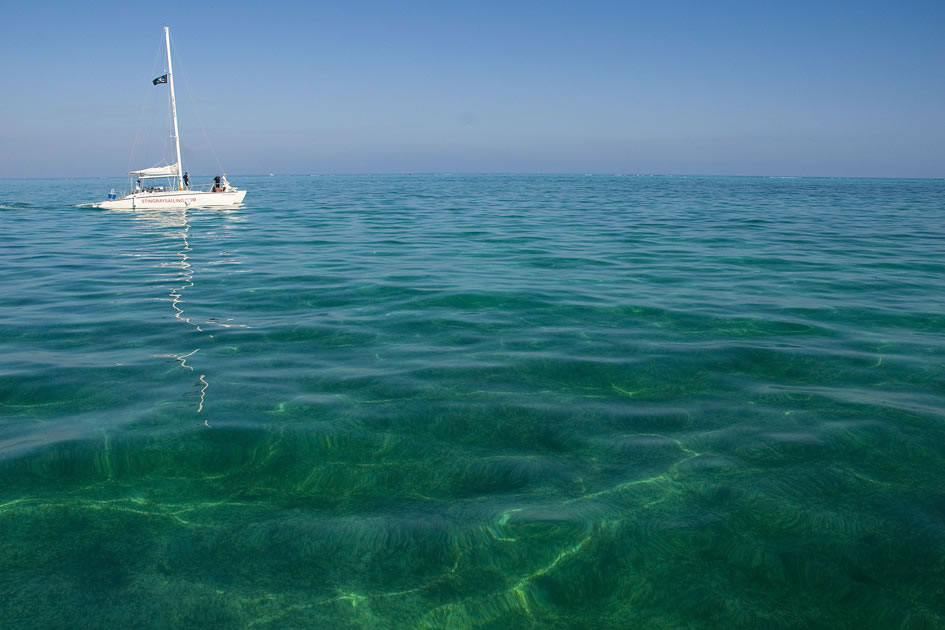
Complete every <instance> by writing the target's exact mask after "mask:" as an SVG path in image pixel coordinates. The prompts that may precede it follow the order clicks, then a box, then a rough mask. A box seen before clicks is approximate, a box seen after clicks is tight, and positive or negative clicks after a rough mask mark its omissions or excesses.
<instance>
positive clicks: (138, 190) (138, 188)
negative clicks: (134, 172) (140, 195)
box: [135, 177, 141, 192]
mask: <svg viewBox="0 0 945 630" xmlns="http://www.w3.org/2000/svg"><path fill="white" fill-rule="evenodd" d="M135 192H141V178H140V177H139V178H138V183H137V184H135Z"/></svg>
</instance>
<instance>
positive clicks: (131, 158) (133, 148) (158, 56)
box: [125, 37, 164, 171]
mask: <svg viewBox="0 0 945 630" xmlns="http://www.w3.org/2000/svg"><path fill="white" fill-rule="evenodd" d="M163 48H164V38H163V37H162V38H161V40H160V42H159V43H158V49H157V52H156V53H155V54H154V62H153V63H152V64H151V73H152V74H154V73H156V72H157V69H158V68H159V66H158V64H159V63H160V60H161V53H162V49H163ZM149 101H150V102H153V101H154V99H153V98H152V99H146V98H143V99H141V107H140V108H139V109H138V118H137V120H136V121H135V122H136V123H137V124H136V125H135V139H134V142H133V143H132V144H131V155H129V156H128V168H126V169H125V170H127V171H130V170H131V169H133V168H134V161H135V153H136V152H137V150H138V140H139V139H140V138H141V128H142V126H143V119H144V110H145V108H146V107H147V105H148V102H149ZM151 121H152V122H153V121H154V110H153V108H152V110H151ZM149 126H150V125H149Z"/></svg>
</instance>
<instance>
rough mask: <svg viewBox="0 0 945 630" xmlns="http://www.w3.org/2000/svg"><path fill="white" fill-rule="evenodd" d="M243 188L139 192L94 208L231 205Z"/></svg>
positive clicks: (243, 191)
mask: <svg viewBox="0 0 945 630" xmlns="http://www.w3.org/2000/svg"><path fill="white" fill-rule="evenodd" d="M245 196H246V191H245V190H227V191H224V192H202V191H172V192H140V193H132V194H130V195H126V196H124V197H122V198H120V199H107V200H105V201H102V202H99V203H96V204H94V207H96V208H105V209H107V210H135V209H137V208H157V209H164V208H207V207H213V206H232V205H235V204H238V203H242V202H243V197H245Z"/></svg>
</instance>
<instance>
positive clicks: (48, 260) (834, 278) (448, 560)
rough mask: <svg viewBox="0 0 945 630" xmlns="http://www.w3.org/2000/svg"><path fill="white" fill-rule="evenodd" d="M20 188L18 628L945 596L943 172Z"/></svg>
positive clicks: (1, 605)
mask: <svg viewBox="0 0 945 630" xmlns="http://www.w3.org/2000/svg"><path fill="white" fill-rule="evenodd" d="M231 179H233V183H234V184H235V185H237V186H240V187H244V188H247V189H249V191H250V192H249V194H248V196H247V198H246V204H245V205H244V206H242V207H239V208H234V209H232V210H228V211H225V212H223V211H217V210H210V209H203V210H200V209H196V210H188V211H186V212H185V211H148V212H137V213H134V212H108V211H102V210H96V209H91V208H85V207H75V206H76V204H78V203H81V202H85V201H92V200H96V199H99V198H101V197H102V196H103V195H104V192H106V191H107V190H108V188H109V187H111V186H112V185H113V183H112V182H111V181H110V180H72V181H66V180H0V295H3V300H2V302H0V304H2V307H0V592H2V593H3V597H2V598H0V626H2V627H4V628H66V627H68V628H75V627H202V628H218V627H219V628H248V627H252V628H303V627H304V628H519V627H521V628H527V627H542V628H545V627H547V628H581V627H594V628H631V627H633V628H636V627H639V628H704V627H717V628H730V627H764V628H797V627H824V628H834V627H870V628H873V627H875V628H893V627H897V628H898V627H901V628H937V627H943V626H945V376H943V375H945V336H943V333H945V262H943V261H945V258H943V256H942V252H943V251H945V228H943V218H945V182H942V181H938V180H828V179H786V180H778V179H761V178H672V177H649V178H646V177H617V176H594V177H582V176H542V177H539V176H398V177H393V176H392V177H367V176H365V177H353V176H348V177H275V178H269V177H266V178H236V177H234V178H231Z"/></svg>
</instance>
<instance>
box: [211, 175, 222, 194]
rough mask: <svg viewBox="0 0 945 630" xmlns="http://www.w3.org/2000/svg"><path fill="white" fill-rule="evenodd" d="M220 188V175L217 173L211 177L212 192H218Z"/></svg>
mask: <svg viewBox="0 0 945 630" xmlns="http://www.w3.org/2000/svg"><path fill="white" fill-rule="evenodd" d="M221 190H222V188H220V176H219V175H217V176H216V177H214V178H213V192H220V191H221Z"/></svg>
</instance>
